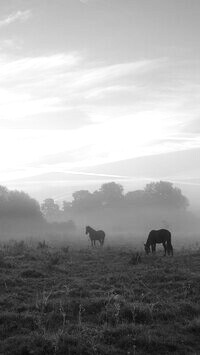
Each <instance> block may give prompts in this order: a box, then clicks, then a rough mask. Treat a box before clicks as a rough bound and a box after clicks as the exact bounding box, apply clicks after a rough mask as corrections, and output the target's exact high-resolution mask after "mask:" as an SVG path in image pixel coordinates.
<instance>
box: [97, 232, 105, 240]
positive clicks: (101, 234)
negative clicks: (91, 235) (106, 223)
mask: <svg viewBox="0 0 200 355" xmlns="http://www.w3.org/2000/svg"><path fill="white" fill-rule="evenodd" d="M97 233H98V235H100V236H101V237H104V238H105V236H106V233H105V232H104V231H102V230H99V231H97Z"/></svg>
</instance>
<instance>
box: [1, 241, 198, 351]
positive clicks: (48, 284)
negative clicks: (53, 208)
mask: <svg viewBox="0 0 200 355" xmlns="http://www.w3.org/2000/svg"><path fill="white" fill-rule="evenodd" d="M131 253H132V251H131V250H130V249H128V248H125V247H122V248H115V247H104V248H102V249H101V248H97V249H90V248H82V249H80V250H79V249H73V248H70V249H69V250H67V248H64V247H63V248H62V247H60V248H59V247H57V248H56V247H53V248H44V249H42V248H40V249H37V248H36V247H33V246H32V247H31V246H27V245H26V244H24V243H19V242H15V243H10V244H8V245H7V246H6V247H5V246H4V247H3V246H2V247H1V255H0V273H1V277H0V354H1V355H30V354H34V355H36V354H37V355H40V354H49V355H53V354H56V355H66V354H69V355H72V354H82V355H87V354H105V355H109V354H118V355H122V354H130V355H139V354H159V355H161V354H181V355H184V354H185V355H190V354H200V341H199V336H200V252H198V251H196V252H194V253H192V252H191V251H190V252H189V251H188V252H187V251H184V252H183V251H182V252H181V251H176V250H175V255H174V257H165V258H164V257H163V256H162V253H158V254H157V255H156V256H152V255H150V256H144V255H142V259H141V263H139V264H134V263H131V260H132V256H131Z"/></svg>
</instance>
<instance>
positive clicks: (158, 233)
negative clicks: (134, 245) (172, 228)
mask: <svg viewBox="0 0 200 355" xmlns="http://www.w3.org/2000/svg"><path fill="white" fill-rule="evenodd" d="M160 243H162V245H163V247H164V251H165V254H164V255H166V252H167V254H168V255H170V254H172V255H173V247H172V243H171V233H170V232H169V231H168V230H167V229H159V230H152V231H151V232H150V233H149V236H148V238H147V242H146V244H144V249H145V252H146V254H149V253H150V249H151V251H152V253H155V251H156V244H160Z"/></svg>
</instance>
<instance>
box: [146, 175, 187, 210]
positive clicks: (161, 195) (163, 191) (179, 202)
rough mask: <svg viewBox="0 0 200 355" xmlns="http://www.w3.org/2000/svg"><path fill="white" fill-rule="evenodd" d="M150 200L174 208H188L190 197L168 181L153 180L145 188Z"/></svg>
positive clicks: (147, 197)
mask: <svg viewBox="0 0 200 355" xmlns="http://www.w3.org/2000/svg"><path fill="white" fill-rule="evenodd" d="M144 192H145V195H146V200H148V202H150V203H153V204H157V205H159V204H160V205H163V206H166V207H169V206H170V207H174V208H183V209H185V208H187V207H188V205H189V202H188V199H187V198H186V197H185V196H184V195H183V194H182V192H181V189H179V188H177V187H173V184H172V183H171V182H168V181H159V182H151V183H150V184H147V185H146V187H145V189H144Z"/></svg>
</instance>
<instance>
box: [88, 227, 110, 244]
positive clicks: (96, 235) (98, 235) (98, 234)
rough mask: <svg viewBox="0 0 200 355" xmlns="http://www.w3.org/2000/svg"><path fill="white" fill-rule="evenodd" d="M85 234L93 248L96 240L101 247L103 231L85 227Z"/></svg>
mask: <svg viewBox="0 0 200 355" xmlns="http://www.w3.org/2000/svg"><path fill="white" fill-rule="evenodd" d="M85 233H86V234H89V237H90V240H91V245H92V246H95V243H96V240H98V242H99V243H100V245H101V246H103V243H104V239H105V236H106V234H105V232H104V231H101V230H100V231H95V229H93V228H91V227H89V226H87V227H86V231H85Z"/></svg>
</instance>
